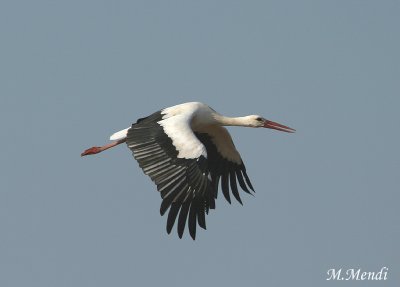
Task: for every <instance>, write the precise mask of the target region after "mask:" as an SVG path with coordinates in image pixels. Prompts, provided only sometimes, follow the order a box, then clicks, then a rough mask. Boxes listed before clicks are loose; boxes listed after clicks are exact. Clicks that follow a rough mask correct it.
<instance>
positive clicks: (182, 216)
mask: <svg viewBox="0 0 400 287" xmlns="http://www.w3.org/2000/svg"><path fill="white" fill-rule="evenodd" d="M189 207H190V202H185V203H184V204H182V207H181V211H180V212H179V218H178V235H179V238H182V236H183V232H184V231H185V225H186V218H187V215H188V212H189Z"/></svg>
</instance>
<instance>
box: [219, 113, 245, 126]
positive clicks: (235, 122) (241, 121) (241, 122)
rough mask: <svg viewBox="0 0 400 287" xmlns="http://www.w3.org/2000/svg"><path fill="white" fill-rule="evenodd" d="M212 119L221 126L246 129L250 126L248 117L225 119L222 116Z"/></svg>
mask: <svg viewBox="0 0 400 287" xmlns="http://www.w3.org/2000/svg"><path fill="white" fill-rule="evenodd" d="M214 119H215V120H216V121H217V123H218V124H220V125H221V126H240V127H248V126H249V125H250V119H249V116H245V117H225V116H222V115H217V114H216V115H214Z"/></svg>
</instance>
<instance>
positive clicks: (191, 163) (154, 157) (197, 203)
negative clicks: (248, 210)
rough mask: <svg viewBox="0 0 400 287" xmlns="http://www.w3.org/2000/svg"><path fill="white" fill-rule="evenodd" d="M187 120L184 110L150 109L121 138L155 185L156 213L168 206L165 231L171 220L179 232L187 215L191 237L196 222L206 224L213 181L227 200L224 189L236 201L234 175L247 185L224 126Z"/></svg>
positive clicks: (245, 187)
mask: <svg viewBox="0 0 400 287" xmlns="http://www.w3.org/2000/svg"><path fill="white" fill-rule="evenodd" d="M190 121H191V118H190V114H186V115H184V114H179V115H174V116H172V117H169V118H165V119H164V118H163V114H162V113H161V112H156V113H154V114H152V115H150V116H149V117H147V118H142V119H139V120H138V121H137V123H135V124H133V125H132V127H131V128H130V129H129V130H128V133H127V138H126V143H127V145H128V147H129V148H130V149H131V150H132V154H133V156H134V157H135V159H136V160H137V161H138V163H139V166H140V167H141V168H142V169H143V171H144V173H145V174H147V175H148V176H150V178H151V179H152V181H154V183H155V184H156V185H157V190H158V191H159V192H160V195H161V198H162V203H161V207H160V213H161V215H164V214H165V213H166V211H167V210H168V209H169V213H168V219H167V232H168V233H170V232H171V230H172V228H173V226H174V224H175V221H177V230H178V235H179V237H180V238H181V237H182V235H183V232H184V229H185V225H186V222H187V221H188V227H189V233H190V236H191V237H192V238H193V239H195V237H196V225H197V224H199V226H200V227H202V228H204V229H206V221H205V214H206V213H208V211H209V209H214V208H215V199H216V198H217V192H218V186H219V182H221V189H222V192H223V194H224V196H225V198H226V199H227V201H228V202H229V203H230V202H231V200H230V193H229V189H231V191H232V194H233V195H234V197H235V198H236V199H237V200H238V201H239V202H240V203H242V201H241V199H240V196H239V191H238V187H237V181H238V182H239V185H240V187H241V188H242V189H243V190H244V191H246V192H248V193H250V190H249V189H251V190H253V187H252V185H251V182H250V180H249V178H248V176H247V173H246V168H245V166H244V164H243V162H242V160H241V158H240V155H239V153H238V152H237V150H236V149H235V147H234V145H233V142H232V139H231V137H230V135H229V133H228V131H227V130H226V129H225V128H223V127H218V126H212V127H208V128H207V130H206V131H196V132H193V130H192V129H191V127H190ZM229 186H230V188H229ZM178 214H179V215H178Z"/></svg>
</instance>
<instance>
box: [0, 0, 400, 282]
mask: <svg viewBox="0 0 400 287" xmlns="http://www.w3.org/2000/svg"><path fill="white" fill-rule="evenodd" d="M399 15H400V2H399V1H395V0H392V1H389V0H387V1H375V0H374V1H361V0H360V1H355V0H350V1H340V0H338V1H1V3H0V33H1V34H0V128H1V134H2V135H1V150H0V156H1V157H0V162H1V165H0V174H1V181H0V286H2V287H17V286H18V287H19V286H21V287H30V286H37V287H54V286H57V287H63V286H74V287H79V286H85V287H87V286H95V287H103V286H191V287H197V286H361V285H362V286H399V284H400V247H399V242H400V221H399V220H400V216H399V215H400V214H399V213H400V212H399V207H398V205H399V201H400V196H399V192H400V150H399V147H400V136H399V124H400V115H399V114H400V113H399V108H400V84H399V83H400V56H399V51H400V33H399V28H400V17H399ZM187 101H201V102H204V103H207V104H208V105H210V106H211V107H213V108H214V109H215V110H217V111H219V112H220V113H222V114H225V115H231V116H239V115H247V114H261V115H263V116H264V117H266V118H268V119H271V120H274V121H278V122H280V123H282V124H286V125H289V126H290V127H293V128H295V129H297V133H296V134H284V133H279V132H276V131H271V130H262V129H245V128H230V129H229V130H230V131H231V133H232V136H233V138H234V141H235V143H236V147H237V148H238V149H239V151H240V152H241V154H242V157H243V159H244V161H245V163H246V166H247V169H248V173H249V175H250V178H251V179H252V182H253V185H254V186H255V189H256V195H255V197H252V196H247V195H246V194H243V193H242V194H243V195H242V200H243V201H244V206H240V204H238V203H236V202H235V203H233V204H232V206H230V205H229V204H228V203H227V202H226V201H225V199H224V198H223V197H222V196H221V194H220V196H219V198H218V201H217V209H216V210H214V211H211V212H210V214H209V215H208V216H207V218H206V220H207V228H208V229H207V231H204V230H199V232H198V235H197V239H196V241H192V240H191V239H190V237H189V236H188V234H187V233H186V232H185V236H184V238H183V239H181V240H180V239H179V238H178V236H177V234H176V231H175V230H174V232H173V234H171V235H167V234H166V232H165V224H166V217H160V215H159V206H160V203H161V200H160V196H159V194H158V193H157V192H156V188H155V186H154V185H153V183H152V182H151V181H150V180H149V178H147V176H145V175H144V174H143V173H142V171H141V170H140V169H139V167H138V165H137V163H136V162H135V160H134V159H133V158H132V156H131V152H130V151H129V150H128V149H127V148H126V146H119V147H117V148H115V149H113V150H110V151H108V152H105V153H103V154H100V155H98V156H95V157H87V158H81V157H80V156H79V155H80V153H81V152H82V151H83V150H84V149H86V148H88V147H90V146H93V145H102V144H104V143H107V142H108V138H109V136H110V135H111V134H112V133H113V132H115V131H117V130H120V129H123V128H126V127H128V126H130V125H131V123H132V122H135V121H136V119H137V118H139V117H143V116H146V115H148V114H150V113H152V112H154V111H157V110H159V109H161V108H163V107H168V106H172V105H175V104H179V103H182V102H187ZM384 266H386V267H388V268H389V273H388V280H387V281H386V282H363V283H360V282H337V281H336V282H332V281H326V278H327V275H326V272H327V270H328V269H330V268H343V269H344V270H345V269H347V268H362V270H363V271H379V270H380V269H381V268H382V267H384Z"/></svg>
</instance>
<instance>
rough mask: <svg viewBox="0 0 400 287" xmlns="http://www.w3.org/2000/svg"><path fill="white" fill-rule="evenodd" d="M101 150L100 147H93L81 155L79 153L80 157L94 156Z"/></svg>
mask: <svg viewBox="0 0 400 287" xmlns="http://www.w3.org/2000/svg"><path fill="white" fill-rule="evenodd" d="M102 150H103V149H102V148H101V147H98V146H94V147H91V148H88V149H87V150H85V151H84V152H83V153H81V156H85V155H91V154H96V153H99V152H101V151H102Z"/></svg>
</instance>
